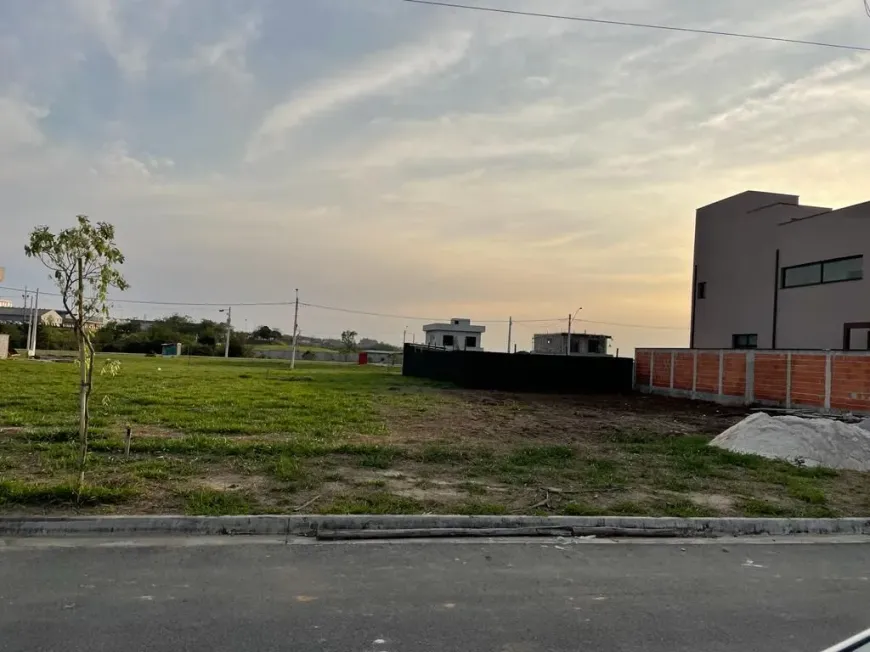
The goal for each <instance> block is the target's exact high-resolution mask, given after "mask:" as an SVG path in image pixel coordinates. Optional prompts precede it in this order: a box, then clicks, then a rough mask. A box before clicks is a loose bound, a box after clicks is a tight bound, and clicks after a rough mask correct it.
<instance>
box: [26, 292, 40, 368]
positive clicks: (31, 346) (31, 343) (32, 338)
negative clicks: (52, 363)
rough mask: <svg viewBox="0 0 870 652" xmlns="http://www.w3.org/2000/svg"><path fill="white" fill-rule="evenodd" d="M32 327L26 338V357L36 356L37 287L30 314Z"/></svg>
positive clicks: (37, 326)
mask: <svg viewBox="0 0 870 652" xmlns="http://www.w3.org/2000/svg"><path fill="white" fill-rule="evenodd" d="M30 322H31V324H32V327H31V329H30V334H29V336H28V337H29V339H28V340H27V355H28V357H31V358H35V357H36V333H37V331H38V330H39V288H36V298H35V299H34V301H33V313H32V314H31V316H30Z"/></svg>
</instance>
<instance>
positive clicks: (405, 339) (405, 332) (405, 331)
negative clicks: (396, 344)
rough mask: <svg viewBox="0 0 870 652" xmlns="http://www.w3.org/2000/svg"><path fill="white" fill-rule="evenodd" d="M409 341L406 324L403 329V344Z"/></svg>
mask: <svg viewBox="0 0 870 652" xmlns="http://www.w3.org/2000/svg"><path fill="white" fill-rule="evenodd" d="M407 343H408V327H407V326H405V330H403V331H402V344H407Z"/></svg>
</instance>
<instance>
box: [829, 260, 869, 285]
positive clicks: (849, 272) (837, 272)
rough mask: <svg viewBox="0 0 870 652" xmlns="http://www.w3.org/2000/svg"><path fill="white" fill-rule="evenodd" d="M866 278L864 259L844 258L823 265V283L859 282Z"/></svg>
mask: <svg viewBox="0 0 870 652" xmlns="http://www.w3.org/2000/svg"><path fill="white" fill-rule="evenodd" d="M862 278H864V258H863V257H862V256H856V257H854V258H842V259H840V260H831V261H828V262H826V263H823V264H822V283H836V282H837V281H857V280H860V279H862Z"/></svg>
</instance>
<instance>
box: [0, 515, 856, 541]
mask: <svg viewBox="0 0 870 652" xmlns="http://www.w3.org/2000/svg"><path fill="white" fill-rule="evenodd" d="M460 532H461V534H460ZM554 532H555V533H556V536H583V537H589V536H593V537H607V538H621V537H646V538H662V537H687V538H694V537H745V536H788V535H870V518H818V519H816V518H668V517H665V518H654V517H641V516H440V515H419V516H412V515H323V516H321V515H310V516H303V515H287V516H281V515H262V516H257V515H253V516H45V517H39V516H4V517H0V536H6V537H12V536H14V537H38V536H49V537H56V536H65V535H71V536H92V535H116V536H118V535H120V536H134V535H181V536H215V535H236V536H243V535H271V536H284V537H299V536H305V537H318V538H320V539H339V538H353V539H365V538H414V537H423V536H425V537H433V536H434V537H437V536H442V537H445V536H463V537H469V536H488V537H492V536H554V534H553V533H554ZM339 533H340V534H339Z"/></svg>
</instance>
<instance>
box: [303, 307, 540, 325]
mask: <svg viewBox="0 0 870 652" xmlns="http://www.w3.org/2000/svg"><path fill="white" fill-rule="evenodd" d="M299 305H300V306H305V307H307V308H317V309H318V310H331V311H333V312H344V313H349V314H351V315H366V316H368V317H387V318H390V319H404V320H406V321H431V322H437V321H438V320H440V319H444V318H443V317H411V316H409V315H391V314H388V313H383V312H369V311H366V310H353V309H351V308H337V307H335V306H321V305H319V304H316V303H304V302H302V301H300V302H299ZM474 321H475V323H476V324H507V323H508V321H509V320H507V319H475V320H474ZM550 321H556V320H554V319H521V320H514V322H513V323H514V324H533V323H544V322H550Z"/></svg>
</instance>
